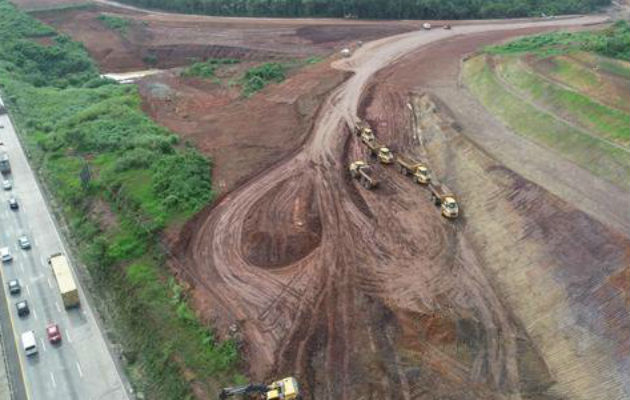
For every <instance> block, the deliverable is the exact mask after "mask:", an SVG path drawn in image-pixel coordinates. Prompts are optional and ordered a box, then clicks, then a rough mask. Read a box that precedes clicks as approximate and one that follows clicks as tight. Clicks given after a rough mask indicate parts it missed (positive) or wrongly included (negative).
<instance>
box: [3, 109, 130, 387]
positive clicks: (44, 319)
mask: <svg viewBox="0 0 630 400" xmlns="http://www.w3.org/2000/svg"><path fill="white" fill-rule="evenodd" d="M0 126H3V127H2V128H0V142H2V143H3V144H2V145H0V152H3V151H4V152H6V153H7V154H8V155H9V159H10V163H11V173H10V174H9V175H5V176H4V177H3V178H2V179H7V178H8V179H10V180H11V181H12V183H13V187H12V189H11V190H5V189H0V223H1V224H2V229H1V230H0V248H2V247H9V250H10V252H11V254H12V256H13V260H12V261H11V262H4V263H2V265H1V266H0V269H1V271H2V273H1V275H0V276H1V278H2V287H3V290H2V296H1V297H2V301H0V303H5V304H0V308H2V311H1V312H0V318H2V328H3V333H4V335H3V346H4V347H5V352H6V356H7V358H8V364H9V365H10V371H9V374H10V375H11V376H10V380H11V382H12V388H13V392H14V394H13V397H14V398H15V399H33V400H38V399H56V400H60V399H63V400H66V399H68V400H70V399H77V400H88V399H90V400H96V399H107V400H110V399H111V400H117V399H125V400H126V399H128V398H129V397H128V395H127V391H126V386H125V384H124V383H123V380H122V378H121V375H120V372H119V371H118V369H117V366H116V364H115V363H114V361H113V358H112V355H111V353H110V351H109V349H108V347H107V345H106V343H105V340H104V337H103V334H102V332H101V330H100V329H99V327H98V325H97V323H96V320H95V318H94V314H93V312H92V310H91V309H90V306H89V304H88V303H87V301H86V300H85V297H84V294H83V291H82V290H81V288H80V287H79V291H80V298H81V306H80V307H79V308H75V309H71V310H65V309H64V307H63V303H62V300H61V296H60V294H59V290H58V288H57V283H56V281H55V278H54V276H53V273H52V270H51V268H50V266H49V265H48V261H47V259H48V257H49V256H50V255H51V254H54V253H58V252H62V253H64V254H67V252H66V250H65V248H64V245H63V243H62V241H61V238H60V236H59V233H58V231H57V229H56V226H55V224H54V223H53V220H52V217H51V215H50V212H49V210H48V207H47V204H46V202H45V201H44V197H43V196H42V193H41V191H40V190H39V186H38V185H37V183H36V181H35V177H34V175H33V171H32V170H31V168H30V166H29V164H28V161H27V159H26V156H25V155H24V152H23V150H22V148H21V146H20V143H19V141H18V138H17V135H16V133H15V130H14V128H13V125H12V124H11V121H10V120H9V117H8V115H0ZM77 178H78V177H77ZM10 196H15V197H16V198H17V200H18V203H19V209H18V210H11V209H10V208H9V205H8V199H9V197H10ZM22 234H26V235H27V236H28V238H29V239H30V242H31V244H32V248H31V249H29V250H23V249H21V248H20V246H19V245H18V237H19V236H20V235H22ZM11 279H19V281H20V284H21V286H22V290H21V293H20V294H19V295H10V294H9V291H8V288H7V282H8V281H9V280H11ZM75 281H76V282H77V285H78V284H79V282H78V280H76V275H75ZM20 300H27V301H28V303H29V306H30V311H31V312H30V315H28V316H25V317H19V316H18V315H17V312H16V308H15V303H17V302H18V301H20ZM50 323H56V324H58V325H59V327H60V330H61V334H62V341H61V344H59V345H52V344H51V343H50V342H49V341H48V339H47V336H46V326H47V325H48V324H50ZM5 327H8V329H5ZM29 330H32V331H34V332H35V335H36V337H37V347H38V354H37V355H35V356H30V357H27V356H26V355H25V353H24V350H23V348H22V343H21V336H22V333H23V332H25V331H29ZM11 331H12V333H13V337H11V335H10V334H9V333H10V332H11Z"/></svg>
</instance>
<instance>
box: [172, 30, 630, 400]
mask: <svg viewBox="0 0 630 400" xmlns="http://www.w3.org/2000/svg"><path fill="white" fill-rule="evenodd" d="M497 28H498V27H496V26H491V27H486V28H483V29H482V28H479V27H472V28H471V27H469V28H468V29H465V28H464V27H462V28H461V31H462V32H466V33H468V35H463V36H455V37H451V38H449V39H448V40H447V41H441V42H435V44H432V45H428V46H427V47H425V48H424V49H421V50H419V51H417V52H414V53H413V55H412V56H408V57H407V58H404V59H402V60H401V62H400V63H396V64H393V66H391V67H388V68H386V69H384V70H382V71H381V72H379V73H378V74H377V75H376V76H375V77H373V78H372V77H371V74H372V73H374V72H376V71H378V70H379V69H380V68H381V67H384V66H387V65H388V64H389V61H390V60H394V59H396V58H397V57H399V56H400V55H405V54H407V53H408V52H409V51H410V50H413V49H416V48H417V47H418V46H420V45H421V44H422V42H423V40H426V42H425V43H426V44H430V43H433V42H432V40H431V39H432V38H431V37H427V38H426V39H425V38H422V39H418V37H417V36H415V37H414V35H402V36H400V37H397V38H391V39H390V38H388V39H384V40H381V41H377V42H373V43H370V44H367V45H365V46H364V47H363V48H362V49H361V51H359V52H357V55H356V56H355V57H353V58H351V59H350V60H348V61H341V62H338V63H337V64H335V66H336V67H337V68H342V69H349V70H353V71H354V72H355V74H354V75H353V76H352V77H351V78H349V80H347V81H346V83H344V84H342V85H340V86H339V87H337V88H336V89H333V90H332V92H331V93H330V95H329V97H328V98H327V100H326V101H325V103H324V105H323V108H322V109H320V111H319V113H318V115H317V118H316V123H315V126H314V129H313V131H312V132H311V134H310V136H309V137H308V139H307V141H306V143H305V144H304V145H303V146H302V147H299V148H298V149H297V152H296V153H292V154H290V155H289V156H287V157H284V158H282V159H281V160H279V161H278V162H277V163H276V164H275V165H274V166H273V167H271V168H269V169H268V170H265V171H263V172H262V173H261V174H260V175H257V176H256V177H255V178H254V179H251V180H248V181H246V182H245V183H244V184H243V185H240V186H239V187H238V188H237V189H236V190H234V191H232V192H230V193H229V194H228V196H227V197H226V198H225V199H223V200H222V201H219V202H218V203H217V204H216V205H215V206H213V208H212V209H210V210H208V212H206V213H203V214H201V215H200V216H199V217H198V219H197V220H196V221H193V222H192V223H191V224H190V225H189V227H188V228H189V229H190V230H191V231H192V232H193V233H192V237H191V239H190V241H187V240H186V242H185V243H183V245H184V246H185V252H184V254H186V255H187V257H188V258H187V259H186V261H185V265H186V267H185V268H186V271H187V273H188V274H189V275H191V276H192V277H193V278H192V281H193V284H194V285H195V286H196V289H197V290H196V291H195V293H196V295H197V297H198V298H204V297H205V298H206V300H205V302H204V303H203V304H205V305H206V308H205V311H210V312H209V314H207V315H208V318H211V319H213V320H214V321H217V323H219V325H221V324H225V326H228V325H230V324H235V325H236V326H238V327H239V330H240V332H241V334H242V335H243V337H244V338H246V339H245V343H246V347H245V351H246V354H247V355H248V363H249V364H248V365H249V366H250V372H251V374H252V375H253V376H254V377H261V378H262V377H265V376H280V375H284V374H294V375H297V376H298V377H299V379H300V381H301V382H302V383H303V387H304V390H305V395H306V397H307V398H317V399H320V398H339V397H341V398H357V399H360V398H379V399H382V398H391V399H398V398H422V399H424V398H426V399H433V398H458V399H469V398H470V399H472V398H476V399H490V398H514V397H515V396H516V398H537V399H556V398H567V399H569V398H570V399H574V398H578V399H579V398H584V399H591V398H599V399H610V398H619V399H621V398H623V397H624V396H625V394H626V393H627V391H628V388H627V387H626V386H624V385H625V384H624V381H623V376H624V374H625V373H626V372H627V349H628V343H629V339H628V335H627V333H625V332H626V331H627V328H628V317H627V310H628V296H627V294H626V293H625V292H624V287H625V286H626V284H625V283H624V282H626V281H627V275H628V270H627V265H628V262H629V261H630V254H628V250H627V249H628V245H629V244H630V242H629V241H628V236H627V234H625V233H623V231H622V230H619V229H616V227H615V226H614V225H611V224H604V223H603V222H601V221H599V220H598V219H596V218H593V217H592V216H591V215H589V212H585V211H584V210H583V209H581V208H579V207H577V206H576V205H575V204H572V202H571V198H570V197H567V198H561V197H558V196H557V195H554V194H553V193H552V192H551V191H550V190H549V189H546V188H544V185H547V186H549V185H550V183H549V182H546V181H544V180H542V181H540V182H533V181H531V180H528V179H526V178H524V177H523V176H522V175H521V173H523V174H526V173H527V169H524V170H523V172H521V171H520V170H519V169H518V168H514V169H512V168H510V167H508V166H506V165H505V164H504V163H502V162H501V161H499V160H498V159H497V158H495V157H494V155H493V152H495V151H496V149H494V148H492V147H490V148H485V147H484V143H480V142H474V141H472V140H471V139H470V138H469V137H468V136H467V135H468V134H469V130H470V129H471V127H473V126H474V127H475V128H479V126H478V125H472V124H471V122H470V121H469V120H467V119H466V118H462V119H461V120H460V119H458V118H457V116H456V115H457V111H455V110H459V107H461V104H464V103H463V102H465V101H473V99H471V98H470V96H469V95H468V94H467V92H466V91H465V89H464V88H461V87H459V86H458V71H459V58H460V56H463V55H465V54H466V53H468V52H470V51H472V50H473V49H475V48H477V47H478V46H480V45H482V44H488V43H492V42H496V41H499V40H503V39H505V38H507V37H511V36H514V35H522V34H526V33H531V32H533V31H538V30H540V29H541V27H535V28H532V29H528V30H517V29H516V28H518V26H514V25H513V26H511V27H509V28H510V31H499V32H488V33H480V34H475V32H479V31H483V30H492V29H494V30H496V29H497ZM506 28H508V26H504V27H503V29H506ZM434 35H435V37H436V39H439V38H440V37H442V36H443V37H445V38H446V36H451V34H445V33H437V32H436V33H435V34H434ZM430 71H432V72H430ZM371 83H373V84H371ZM441 87H442V88H444V89H445V90H447V89H448V90H451V91H459V93H460V95H462V96H468V97H465V98H463V100H462V102H460V103H457V102H454V103H453V108H454V109H453V110H452V109H450V107H451V104H450V103H447V102H445V101H444V100H443V99H442V98H441V97H440V96H441V93H440V92H439V90H438V89H440V88H441ZM366 89H367V90H366ZM427 89H428V90H427ZM364 94H365V95H364ZM361 98H362V99H363V100H362V101H361V107H358V114H359V115H361V116H365V117H366V118H367V119H368V120H370V121H371V122H372V123H373V125H374V126H375V127H376V129H377V132H378V135H379V139H381V140H384V141H385V142H387V143H388V144H390V145H391V147H392V148H393V149H394V150H395V151H405V152H408V153H411V154H415V155H416V156H423V157H425V158H427V159H428V160H429V162H430V164H431V166H432V167H433V168H434V171H435V174H436V177H438V178H439V179H440V180H442V181H444V182H446V183H447V184H448V185H449V186H450V187H452V188H453V189H454V190H455V191H456V192H457V193H458V195H459V196H460V198H461V201H462V204H463V207H464V211H463V216H462V217H461V218H460V219H459V220H457V221H455V222H448V221H446V220H444V219H443V218H442V217H440V215H439V213H438V212H437V210H436V209H435V208H434V206H433V205H432V204H431V202H430V200H429V195H428V192H427V191H426V189H424V188H421V187H419V186H418V185H417V184H414V183H412V182H411V181H410V180H409V179H406V178H403V177H402V176H400V175H398V174H397V173H395V172H394V171H393V169H391V168H378V171H379V175H380V178H381V181H382V183H381V186H380V187H379V188H378V189H377V190H374V191H372V192H367V191H365V190H363V189H362V188H360V187H359V186H357V185H355V184H354V183H353V182H351V181H349V180H348V178H347V175H346V173H345V168H346V166H347V163H348V162H349V161H351V160H354V159H357V158H365V157H367V155H366V153H365V150H364V149H363V147H362V146H361V145H360V144H358V142H357V141H356V139H354V138H352V137H351V135H350V134H349V132H348V130H347V129H346V128H345V125H344V123H345V122H348V121H352V120H354V119H355V118H356V112H357V106H358V105H359V100H360V99H361ZM407 104H410V105H411V106H412V109H413V113H412V111H411V110H409V108H408V107H407ZM447 104H448V105H447ZM458 104H459V105H458ZM478 108H479V107H477V109H475V111H477V110H478ZM479 112H480V113H483V110H481V111H479ZM473 119H474V120H475V121H479V120H487V121H490V122H488V123H487V124H486V125H484V126H483V128H484V129H488V130H492V129H494V130H495V134H503V133H505V131H506V130H505V128H504V127H500V126H499V124H498V123H497V122H496V121H495V120H494V119H493V118H492V116H490V115H487V114H486V115H483V114H477V115H475V116H473ZM414 121H415V123H416V125H417V130H416V129H414V127H413V124H414ZM497 129H498V130H497ZM414 133H415V134H414ZM508 133H509V132H508ZM471 136H472V135H471ZM510 140H514V142H513V143H518V142H517V139H514V138H512V137H511V136H507V137H506V138H505V143H504V146H506V147H507V146H510V142H509V141H510ZM420 143H422V145H420ZM534 161H536V162H538V160H534ZM544 165H545V164H544V158H543V159H542V161H540V165H538V166H539V167H540V166H544ZM563 173H567V174H568V173H570V171H564V170H562V169H559V170H558V171H557V172H556V174H557V175H558V176H561V175H562V174H563ZM566 179H567V177H565V180H566ZM551 187H553V184H551ZM589 211H590V210H589ZM186 239H187V238H186ZM207 295H209V297H206V296H207Z"/></svg>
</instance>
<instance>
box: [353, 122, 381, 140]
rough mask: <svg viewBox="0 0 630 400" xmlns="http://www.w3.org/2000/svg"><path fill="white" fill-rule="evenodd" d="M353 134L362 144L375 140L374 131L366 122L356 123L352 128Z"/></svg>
mask: <svg viewBox="0 0 630 400" xmlns="http://www.w3.org/2000/svg"><path fill="white" fill-rule="evenodd" d="M354 133H355V134H356V135H357V136H359V137H360V138H361V141H362V142H363V143H367V142H371V141H373V140H375V139H376V137H375V136H374V131H373V130H372V128H370V124H368V123H367V122H366V121H359V122H357V124H356V125H355V126H354Z"/></svg>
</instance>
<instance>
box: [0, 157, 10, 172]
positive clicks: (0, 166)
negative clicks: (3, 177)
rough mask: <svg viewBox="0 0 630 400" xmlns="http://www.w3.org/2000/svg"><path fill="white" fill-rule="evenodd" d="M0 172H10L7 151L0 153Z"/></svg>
mask: <svg viewBox="0 0 630 400" xmlns="http://www.w3.org/2000/svg"><path fill="white" fill-rule="evenodd" d="M0 172H1V173H3V174H8V173H9V172H11V164H10V163H9V155H8V154H7V153H2V154H0Z"/></svg>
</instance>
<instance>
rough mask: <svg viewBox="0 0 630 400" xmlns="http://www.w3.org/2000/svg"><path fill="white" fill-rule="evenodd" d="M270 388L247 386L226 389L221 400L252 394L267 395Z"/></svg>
mask: <svg viewBox="0 0 630 400" xmlns="http://www.w3.org/2000/svg"><path fill="white" fill-rule="evenodd" d="M267 390H269V389H268V387H267V385H254V384H249V385H247V386H240V387H233V388H232V387H229V388H224V389H223V390H221V393H220V394H219V399H220V400H225V399H227V398H228V397H232V396H237V395H248V394H252V393H260V394H263V395H264V394H265V393H267Z"/></svg>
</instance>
